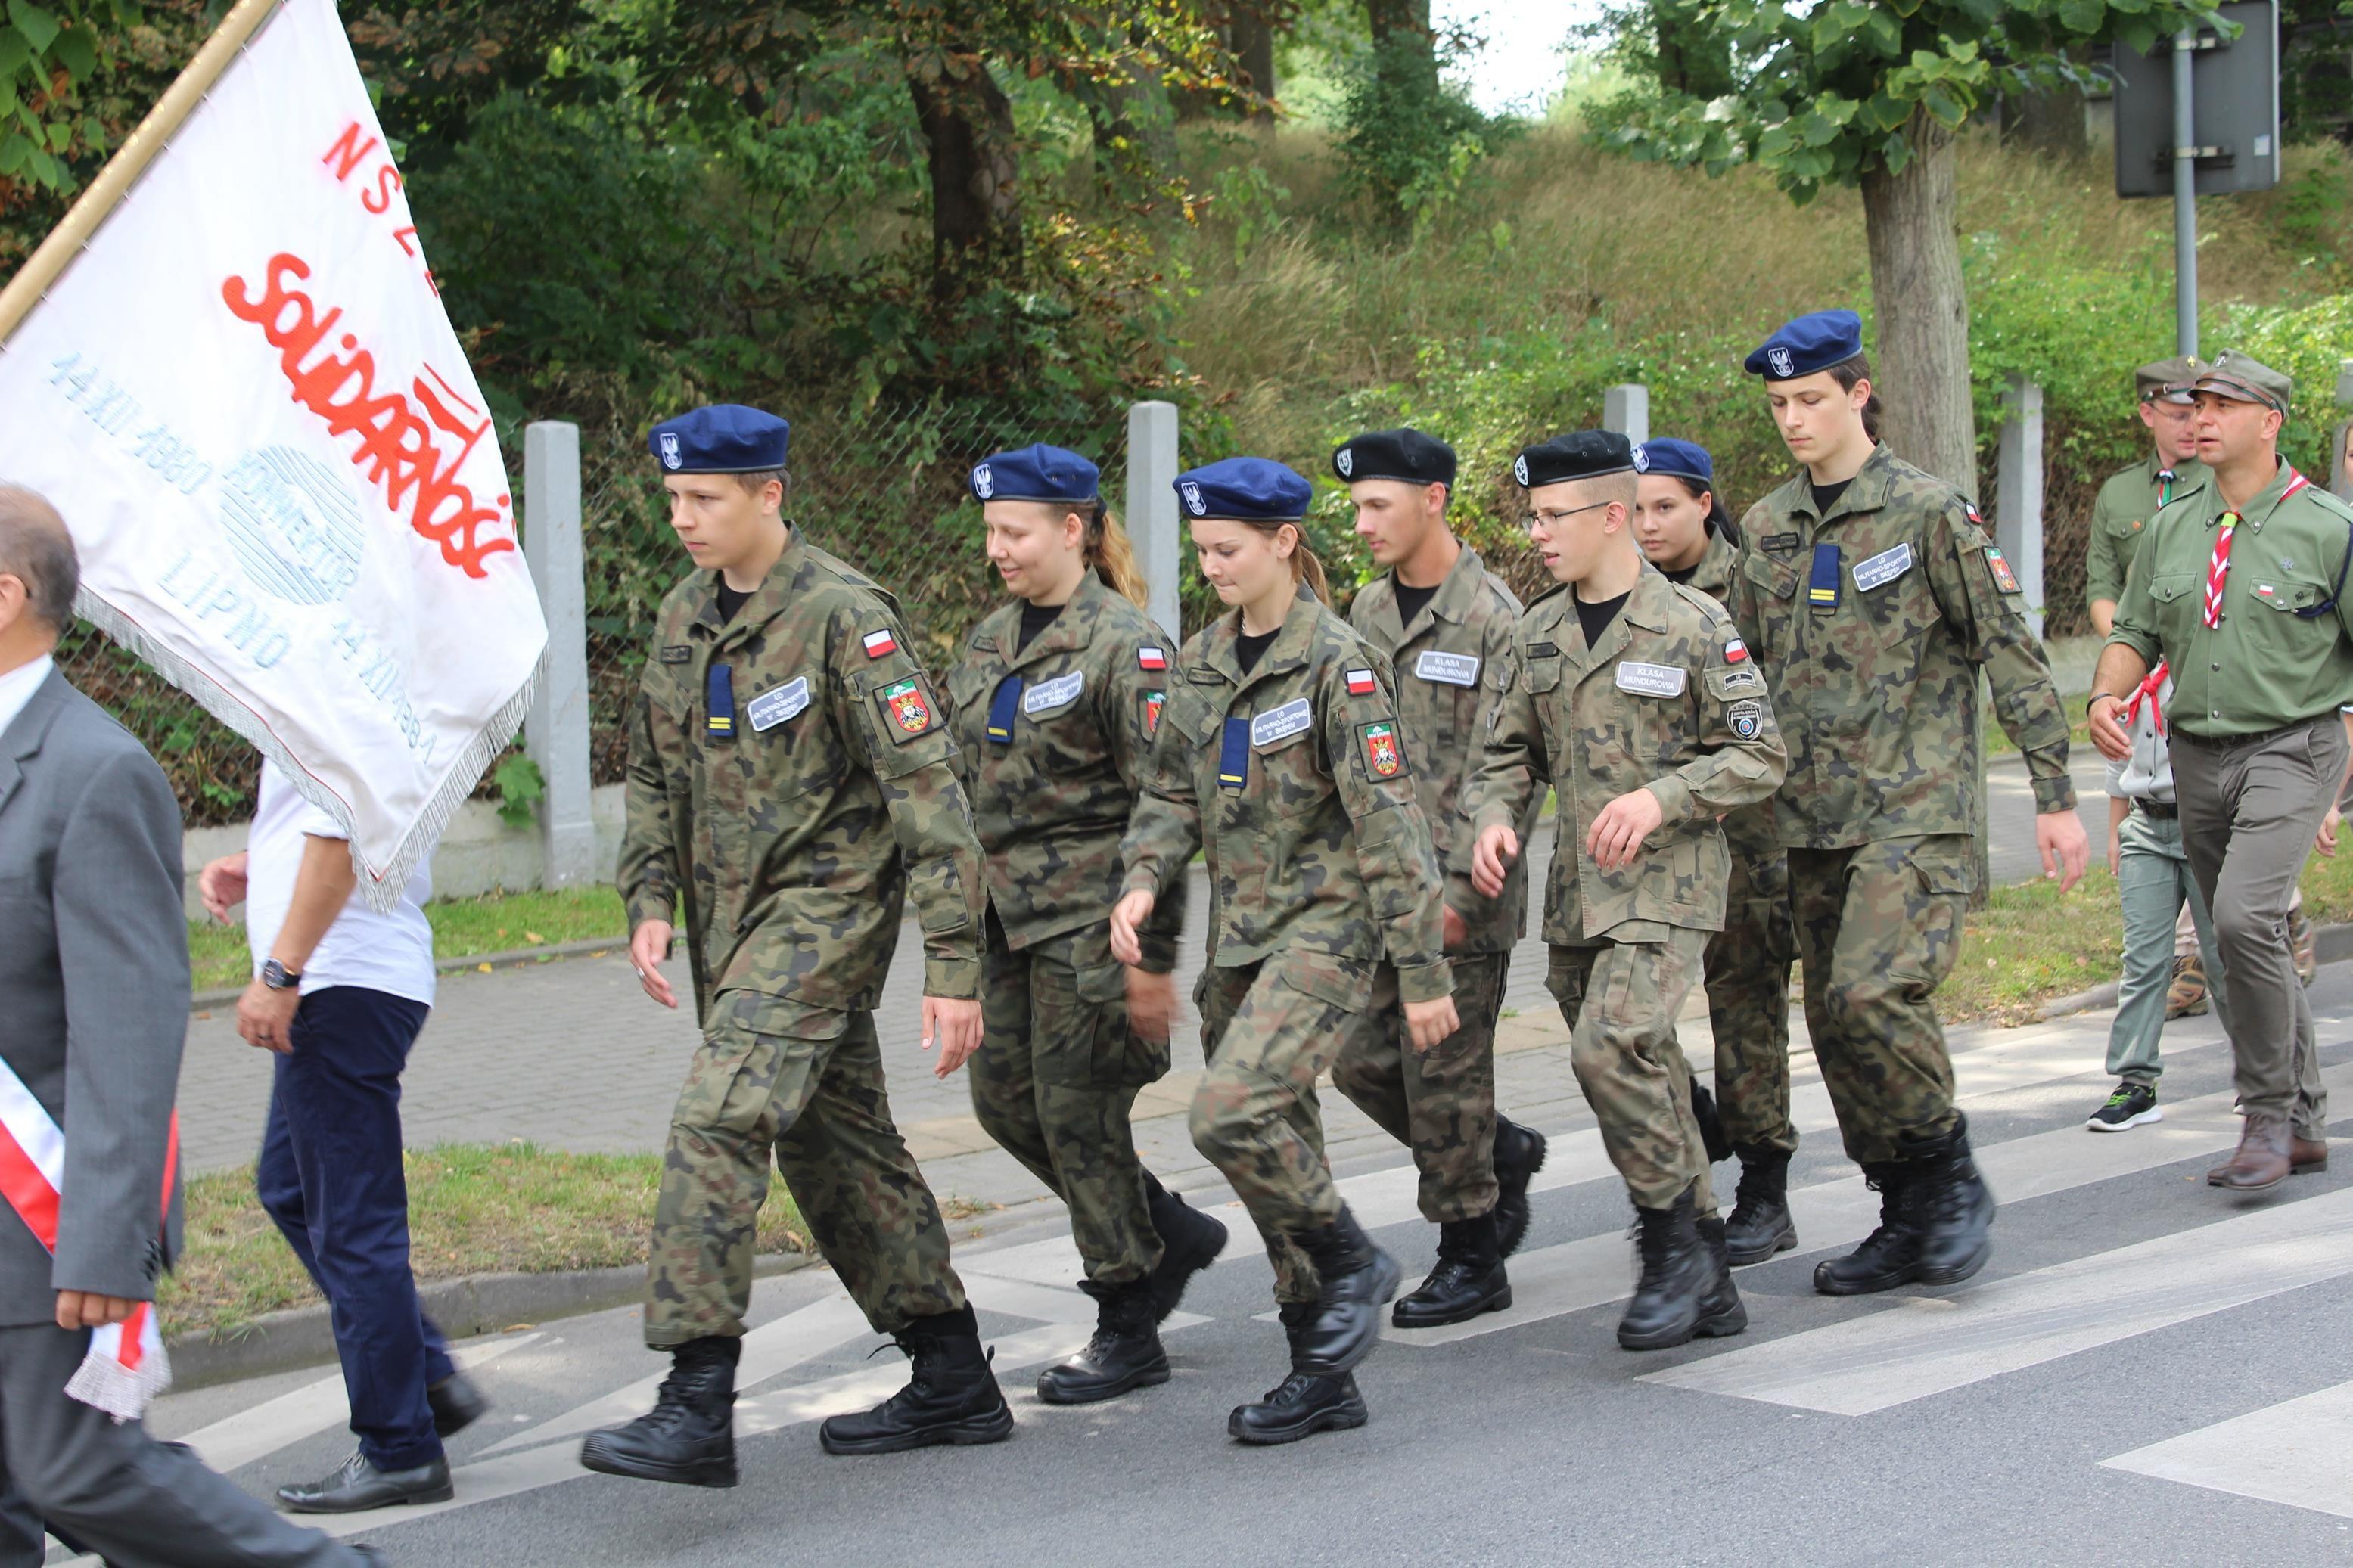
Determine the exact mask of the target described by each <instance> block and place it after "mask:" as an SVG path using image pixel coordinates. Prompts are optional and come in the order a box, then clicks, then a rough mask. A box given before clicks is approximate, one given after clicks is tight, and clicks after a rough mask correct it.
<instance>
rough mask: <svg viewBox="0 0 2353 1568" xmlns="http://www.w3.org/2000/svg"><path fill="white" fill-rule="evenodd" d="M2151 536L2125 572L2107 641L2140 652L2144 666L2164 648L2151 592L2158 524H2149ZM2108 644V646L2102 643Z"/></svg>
mask: <svg viewBox="0 0 2353 1568" xmlns="http://www.w3.org/2000/svg"><path fill="white" fill-rule="evenodd" d="M2148 532H2149V537H2148V538H2147V540H2145V541H2144V542H2143V543H2144V545H2145V548H2143V549H2141V550H2138V551H2136V552H2134V553H2133V558H2132V563H2131V565H2130V566H2129V567H2127V568H2126V572H2125V583H2124V587H2123V589H2122V591H2121V592H2119V593H2118V594H2117V595H2116V625H2115V626H2114V627H2112V628H2111V629H2110V630H2109V632H2108V641H2109V642H2111V643H2121V644H2123V645H2124V646H2125V647H2128V648H2130V649H2132V650H2133V651H2134V652H2135V653H2137V654H2138V655H2140V661H2141V664H2142V666H2143V667H2144V668H2154V667H2155V665H2156V663H2157V660H2158V654H2159V653H2161V652H2162V651H2163V649H2162V648H2161V647H2159V646H2158V640H2157V601H2156V600H2154V599H2152V598H2150V597H2149V595H2148V578H2149V570H2150V563H2151V562H2153V561H2155V560H2156V559H2157V538H2156V535H2157V524H2156V521H2155V520H2154V519H2152V520H2151V521H2150V524H2149V530H2148ZM2103 646H2105V645H2103Z"/></svg>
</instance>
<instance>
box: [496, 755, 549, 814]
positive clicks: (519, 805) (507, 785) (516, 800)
mask: <svg viewBox="0 0 2353 1568" xmlns="http://www.w3.org/2000/svg"><path fill="white" fill-rule="evenodd" d="M491 790H492V791H493V792H494V793H495V795H496V797H497V799H498V803H499V820H500V821H501V822H503V823H505V824H506V825H507V826H509V827H529V826H531V825H532V823H533V822H534V821H535V820H537V818H538V816H539V803H540V802H541V801H543V800H544V799H546V798H547V779H546V777H545V775H543V773H540V771H539V764H538V763H534V762H533V761H532V760H531V759H530V758H529V757H526V756H524V755H523V754H522V752H508V753H507V754H506V755H505V756H503V757H501V758H500V759H499V763H498V766H496V767H494V768H492V769H491Z"/></svg>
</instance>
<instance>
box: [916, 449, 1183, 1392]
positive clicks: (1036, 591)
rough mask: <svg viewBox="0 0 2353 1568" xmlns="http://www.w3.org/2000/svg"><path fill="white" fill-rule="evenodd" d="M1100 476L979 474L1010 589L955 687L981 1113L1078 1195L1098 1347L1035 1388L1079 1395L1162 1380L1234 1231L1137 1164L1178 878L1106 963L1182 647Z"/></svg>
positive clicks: (1160, 1026)
mask: <svg viewBox="0 0 2353 1568" xmlns="http://www.w3.org/2000/svg"><path fill="white" fill-rule="evenodd" d="M1097 478H1098V476H1097V473H1096V469H1095V466H1094V465H1093V464H1092V463H1091V462H1089V461H1087V460H1086V459H1085V458H1082V457H1080V456H1079V455H1078V454H1077V453H1076V452H1068V451H1064V450H1062V449H1061V448H1060V447H1043V446H1039V447H1024V448H1023V449H1022V450H1020V451H1018V452H1000V453H997V455H996V456H995V457H992V458H989V459H988V460H987V462H984V463H981V464H980V465H978V466H977V467H976V468H974V469H973V470H972V478H971V486H972V493H973V496H974V498H975V499H976V500H978V501H979V502H980V503H981V510H982V517H983V520H984V521H985V522H986V523H987V530H988V558H989V560H990V561H991V562H993V563H995V564H996V566H997V573H998V574H999V575H1001V576H1002V577H1003V578H1004V579H1005V585H1006V586H1007V587H1008V588H1009V589H1011V590H1012V591H1013V594H1014V595H1015V596H1014V601H1013V602H1012V603H1011V604H1008V605H1005V606H1004V607H1002V608H1001V609H998V610H997V611H996V612H995V613H994V614H992V615H990V616H988V617H987V619H985V620H983V621H982V622H981V623H980V625H979V626H976V627H974V628H973V632H972V635H971V637H969V638H967V639H966V643H965V653H964V659H963V662H962V663H960V664H958V665H957V666H956V668H955V670H954V671H953V672H952V673H951V674H950V675H949V677H948V697H949V704H950V707H951V708H952V709H953V710H954V728H955V739H956V763H957V767H958V771H959V772H960V773H962V774H963V777H964V781H965V794H966V795H968V796H969V797H970V799H971V801H972V812H973V829H974V832H975V833H976V836H977V837H979V839H980V847H981V850H982V853H983V854H984V855H985V856H986V858H987V877H988V910H987V928H986V930H987V941H986V944H985V946H984V947H983V950H982V958H981V971H982V985H981V998H982V1033H981V1043H980V1049H979V1051H978V1052H977V1053H976V1054H975V1055H974V1057H973V1058H972V1103H973V1110H974V1113H975V1114H976V1116H977V1117H978V1118H979V1121H980V1124H981V1126H982V1127H983V1128H985V1129H986V1130H987V1132H988V1135H989V1136H990V1137H992V1138H994V1139H996V1140H997V1142H998V1143H999V1144H1001V1145H1002V1146H1003V1147H1004V1148H1005V1151H1006V1152H1008V1153H1009V1154H1011V1155H1012V1156H1013V1157H1014V1158H1015V1159H1017V1160H1018V1161H1020V1162H1021V1163H1022V1164H1023V1165H1025V1166H1027V1167H1028V1168H1029V1170H1030V1172H1031V1173H1034V1174H1035V1175H1036V1176H1037V1177H1038V1179H1039V1181H1041V1182H1044V1183H1045V1184H1047V1186H1048V1187H1050V1189H1052V1191H1053V1193H1054V1194H1055V1195H1056V1196H1058V1197H1060V1199H1061V1200H1062V1201H1063V1202H1064V1203H1065V1204H1067V1205H1069V1206H1070V1210H1071V1239H1072V1240H1073V1241H1075V1242H1076V1243H1077V1244H1078V1248H1079V1255H1080V1257H1081V1258H1083V1259H1084V1260H1085V1263H1086V1271H1087V1277H1086V1279H1083V1280H1082V1281H1081V1282H1080V1285H1079V1289H1082V1290H1084V1291H1085V1292H1086V1293H1087V1294H1089V1295H1090V1296H1092V1297H1093V1298H1094V1299H1095V1301H1096V1303H1097V1308H1098V1314H1099V1315H1098V1321H1097V1326H1096V1330H1095V1334H1094V1338H1093V1339H1092V1341H1091V1342H1089V1343H1088V1345H1087V1347H1086V1349H1084V1350H1082V1351H1081V1352H1079V1353H1078V1354H1077V1355H1075V1356H1073V1357H1071V1359H1070V1360H1069V1361H1066V1362H1063V1363H1060V1364H1059V1365H1056V1366H1050V1367H1049V1368H1047V1369H1046V1371H1045V1372H1044V1373H1041V1374H1039V1379H1038V1397H1039V1398H1040V1399H1042V1400H1044V1401H1045V1402H1046V1403H1048V1404H1050V1405H1082V1404H1087V1403H1091V1402H1092V1401H1094V1400H1099V1399H1110V1398H1113V1397H1114V1396H1116V1395H1118V1394H1125V1393H1126V1392H1128V1391H1129V1390H1130V1389H1133V1388H1141V1387H1145V1386H1147V1385H1149V1384H1159V1383H1166V1382H1167V1381H1168V1358H1167V1356H1166V1354H1165V1353H1164V1352H1162V1350H1161V1347H1160V1335H1159V1331H1158V1328H1157V1326H1156V1325H1157V1324H1158V1323H1159V1321H1160V1320H1162V1319H1164V1318H1166V1316H1167V1315H1168V1314H1169V1313H1170V1312H1171V1311H1174V1310H1176V1302H1177V1299H1178V1297H1179V1296H1181V1295H1182V1294H1183V1292H1184V1289H1185V1285H1186V1282H1187V1280H1188V1279H1190V1278H1191V1276H1192V1275H1193V1274H1194V1273H1196V1272H1197V1271H1198V1270H1200V1269H1203V1268H1208V1266H1209V1264H1210V1263H1211V1262H1212V1261H1213V1260H1214V1259H1215V1258H1217V1256H1218V1254H1219V1252H1220V1251H1221V1250H1223V1248H1224V1247H1225V1244H1226V1227H1225V1226H1222V1225H1220V1224H1219V1223H1218V1222H1217V1221H1216V1220H1214V1219H1212V1218H1210V1217H1209V1216H1208V1215H1204V1214H1201V1213H1198V1211H1196V1210H1194V1209H1191V1208H1188V1207H1187V1206H1186V1205H1185V1202H1184V1200H1183V1199H1181V1198H1179V1197H1177V1196H1176V1195H1175V1194H1172V1193H1169V1192H1167V1191H1166V1189H1164V1188H1163V1187H1162V1186H1161V1185H1160V1184H1159V1183H1158V1182H1156V1181H1155V1180H1154V1179H1153V1177H1152V1174H1151V1173H1150V1172H1148V1171H1146V1170H1145V1169H1144V1167H1143V1165H1142V1163H1139V1162H1138V1161H1137V1159H1136V1157H1135V1140H1134V1133H1133V1132H1132V1131H1130V1130H1129V1126H1128V1113H1129V1111H1130V1110H1131V1108H1133V1107H1134V1103H1135V1095H1136V1091H1137V1090H1138V1089H1142V1088H1143V1087H1144V1086H1145V1085H1146V1084H1148V1083H1151V1082H1152V1081H1154V1080H1155V1079H1158V1078H1159V1077H1161V1076H1162V1075H1163V1074H1165V1073H1166V1071H1167V1070H1168V1025H1169V1021H1170V1016H1171V1015H1172V1014H1173V1013H1174V1011H1175V1006H1174V994H1175V982H1174V980H1173V978H1172V972H1173V971H1174V970H1175V968H1176V935H1177V932H1178V931H1180V930H1182V928H1183V925H1184V917H1185V900H1184V898H1183V896H1182V894H1183V889H1184V883H1183V882H1182V881H1181V880H1180V881H1179V882H1178V883H1177V884H1176V889H1174V891H1173V892H1172V895H1171V896H1170V898H1169V899H1168V900H1166V902H1165V903H1163V904H1162V906H1161V907H1160V909H1159V910H1157V911H1156V912H1155V914H1154V916H1153V918H1152V920H1151V921H1150V922H1149V925H1148V927H1147V929H1146V930H1145V932H1144V933H1143V946H1144V953H1143V963H1142V965H1141V966H1140V967H1138V968H1134V969H1130V968H1126V967H1124V966H1123V965H1122V964H1121V963H1119V962H1118V961H1117V960H1116V959H1114V958H1113V957H1112V954H1111V946H1110V937H1109V928H1108V926H1107V925H1106V923H1105V922H1106V917H1107V916H1108V915H1109V914H1110V911H1111V906H1112V901H1113V900H1114V899H1116V898H1117V897H1118V896H1119V890H1120V877H1121V870H1122V868H1121V863H1120V854H1119V841H1120V836H1121V835H1122V834H1123V833H1124V832H1125V831H1126V828H1127V821H1128V816H1129V813H1130V812H1131V811H1132V810H1133V808H1134V805H1135V800H1136V796H1137V795H1138V793H1139V792H1140V791H1141V789H1142V787H1143V786H1142V780H1143V775H1144V773H1145V768H1146V766H1147V763H1148V762H1149V758H1150V753H1151V749H1152V732H1153V728H1154V726H1155V723H1156V722H1157V721H1158V719H1159V716H1160V711H1161V706H1162V704H1163V703H1164V702H1165V701H1166V697H1167V683H1168V667H1169V665H1170V663H1171V662H1172V660H1171V659H1170V657H1169V647H1170V646H1171V645H1170V642H1169V638H1168V635H1167V634H1166V632H1164V631H1162V630H1161V629H1160V628H1159V627H1157V626H1154V625H1153V624H1152V621H1151V619H1150V618H1149V617H1148V616H1145V613H1144V611H1143V610H1142V609H1140V608H1139V607H1138V606H1139V605H1142V603H1143V602H1144V583H1143V580H1142V577H1141V574H1139V573H1138V572H1137V570H1136V566H1135V557H1134V552H1132V551H1131V550H1130V549H1129V548H1128V542H1127V535H1126V534H1125V532H1124V531H1122V530H1121V528H1120V525H1119V520H1118V519H1116V518H1114V517H1113V516H1112V515H1111V514H1110V512H1109V511H1107V510H1105V509H1104V507H1103V501H1102V500H1101V499H1100V497H1099V495H1098V493H1097V483H1096V481H1097Z"/></svg>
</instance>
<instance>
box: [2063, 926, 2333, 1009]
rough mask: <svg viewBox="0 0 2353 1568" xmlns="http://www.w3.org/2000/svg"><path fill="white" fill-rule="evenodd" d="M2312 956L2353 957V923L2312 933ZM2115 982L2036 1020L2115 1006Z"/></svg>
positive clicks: (2075, 997) (2321, 959)
mask: <svg viewBox="0 0 2353 1568" xmlns="http://www.w3.org/2000/svg"><path fill="white" fill-rule="evenodd" d="M2313 954H2314V956H2315V957H2316V959H2317V960H2318V961H2319V962H2320V963H2342V962H2343V961H2344V960H2346V959H2348V958H2353V923H2346V924H2340V925H2325V926H2321V927H2320V928H2318V929H2317V930H2316V931H2314V933H2313ZM2118 989H2119V986H2118V983H2117V982H2116V981H2114V980H2111V981H2109V982H2108V983H2107V984H2105V985H2094V986H2093V987H2092V988H2091V989H2090V990H2089V991H2078V992H2076V993H2075V994H2073V996H2054V997H2052V999H2051V1000H2050V1001H2048V1002H2045V1003H2044V1004H2042V1006H2040V1007H2038V1008H2036V1009H2035V1016H2036V1017H2038V1018H2043V1019H2046V1020H2047V1019H2051V1018H2063V1017H2065V1016H2067V1015H2068V1014H2070V1013H2087V1012H2090V1011H2091V1010H2092V1009H2093V1008H2094V1007H2113V1006H2115V1005H2116V992H2117V990H2118Z"/></svg>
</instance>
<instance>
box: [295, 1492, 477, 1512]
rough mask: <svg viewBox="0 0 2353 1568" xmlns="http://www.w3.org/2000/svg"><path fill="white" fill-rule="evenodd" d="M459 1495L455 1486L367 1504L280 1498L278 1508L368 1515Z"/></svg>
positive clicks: (387, 1498)
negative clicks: (380, 1510) (372, 1512)
mask: <svg viewBox="0 0 2353 1568" xmlns="http://www.w3.org/2000/svg"><path fill="white" fill-rule="evenodd" d="M457 1495H458V1489H457V1488H456V1487H455V1486H446V1487H429V1488H427V1489H426V1490H424V1491H421V1492H403V1493H401V1494H400V1495H399V1496H398V1497H386V1498H373V1499H370V1500H368V1501H366V1502H296V1501H294V1500H292V1499H290V1498H287V1497H280V1498H279V1499H278V1506H279V1508H280V1510H282V1511H284V1512H286V1513H367V1512H370V1511H372V1510H375V1509H379V1508H409V1507H412V1506H416V1505H418V1504H422V1503H428V1502H448V1500H450V1499H451V1498H454V1497H456V1496H457Z"/></svg>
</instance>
